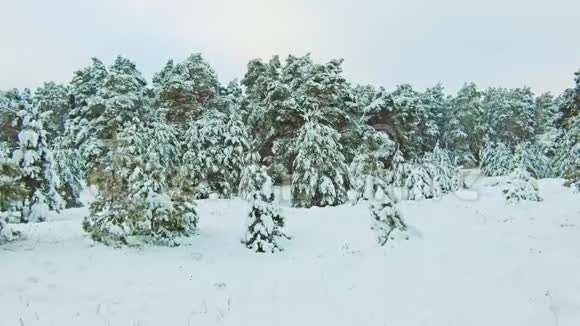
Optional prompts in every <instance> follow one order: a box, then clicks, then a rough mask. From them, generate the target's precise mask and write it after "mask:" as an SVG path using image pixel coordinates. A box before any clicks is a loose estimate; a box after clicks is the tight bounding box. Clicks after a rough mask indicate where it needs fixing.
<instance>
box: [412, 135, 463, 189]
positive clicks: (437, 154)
mask: <svg viewBox="0 0 580 326" xmlns="http://www.w3.org/2000/svg"><path fill="white" fill-rule="evenodd" d="M421 164H422V165H423V166H424V168H425V170H426V171H427V173H428V174H429V176H430V178H431V186H432V187H431V188H432V192H433V197H436V198H437V197H440V196H441V195H442V194H446V193H448V192H451V191H456V190H459V189H460V188H461V183H460V179H461V176H460V170H459V168H458V167H456V166H455V165H454V164H453V162H452V161H451V158H450V157H449V153H448V152H447V151H446V150H445V149H442V148H440V147H439V144H438V143H437V144H435V148H434V149H433V151H432V152H428V153H425V155H424V156H423V158H422V160H421Z"/></svg>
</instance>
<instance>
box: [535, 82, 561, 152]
mask: <svg viewBox="0 0 580 326" xmlns="http://www.w3.org/2000/svg"><path fill="white" fill-rule="evenodd" d="M560 105H561V99H560V97H554V96H552V95H551V94H550V93H544V94H542V95H540V96H538V97H537V98H536V110H535V114H534V132H535V139H534V140H535V141H534V142H535V143H537V144H538V145H539V146H540V147H541V148H542V149H543V150H544V152H546V153H548V156H550V157H553V156H554V154H555V151H556V146H557V140H558V137H559V136H560V134H561V130H560V129H559V128H558V126H557V123H558V120H560V117H561V116H562V114H561V113H560V112H559V106H560Z"/></svg>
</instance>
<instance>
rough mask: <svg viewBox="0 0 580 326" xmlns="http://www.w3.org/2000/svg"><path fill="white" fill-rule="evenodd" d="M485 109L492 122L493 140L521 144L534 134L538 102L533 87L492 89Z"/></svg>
mask: <svg viewBox="0 0 580 326" xmlns="http://www.w3.org/2000/svg"><path fill="white" fill-rule="evenodd" d="M482 106H483V108H484V110H485V114H486V120H487V121H489V129H488V133H489V140H490V141H493V142H501V143H504V144H519V143H521V142H524V141H526V140H530V139H531V138H532V136H533V135H534V124H535V123H534V116H535V111H536V103H535V99H534V94H533V93H532V91H531V90H530V88H528V87H524V88H514V89H505V88H490V89H488V90H487V91H486V92H485V96H484V98H483V102H482Z"/></svg>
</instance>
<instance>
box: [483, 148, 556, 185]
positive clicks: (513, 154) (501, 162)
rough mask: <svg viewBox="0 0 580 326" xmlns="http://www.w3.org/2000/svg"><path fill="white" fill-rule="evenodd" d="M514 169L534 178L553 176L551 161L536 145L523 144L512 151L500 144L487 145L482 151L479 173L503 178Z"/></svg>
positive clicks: (543, 150)
mask: <svg viewBox="0 0 580 326" xmlns="http://www.w3.org/2000/svg"><path fill="white" fill-rule="evenodd" d="M516 168H523V169H525V170H527V171H528V172H529V173H530V174H531V175H532V177H534V178H548V177H553V176H555V175H554V169H553V161H552V159H551V158H549V157H548V156H547V155H546V153H545V149H544V148H543V147H542V146H540V145H538V144H534V143H531V142H524V143H521V144H518V145H517V146H515V148H514V149H513V150H512V149H511V148H510V147H508V146H507V145H505V144H502V143H498V144H492V143H489V144H487V145H486V147H485V148H484V150H483V151H482V160H481V171H482V173H483V174H484V175H487V176H505V175H508V174H509V173H511V172H512V171H513V170H514V169H516Z"/></svg>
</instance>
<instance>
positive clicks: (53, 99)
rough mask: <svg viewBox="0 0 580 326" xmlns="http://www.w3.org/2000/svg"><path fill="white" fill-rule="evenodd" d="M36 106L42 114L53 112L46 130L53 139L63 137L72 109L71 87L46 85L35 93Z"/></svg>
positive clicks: (49, 83)
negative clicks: (66, 121)
mask: <svg viewBox="0 0 580 326" xmlns="http://www.w3.org/2000/svg"><path fill="white" fill-rule="evenodd" d="M34 104H35V105H36V106H37V107H38V110H39V111H40V112H47V111H50V112H51V113H50V116H49V117H48V120H47V123H46V130H47V131H48V132H49V133H50V135H51V138H56V137H59V136H61V135H62V134H63V133H64V124H65V120H66V118H67V116H68V114H69V112H70V110H71V108H72V97H71V93H70V89H69V87H68V86H66V85H62V84H57V83H55V82H47V83H44V84H43V85H42V86H41V87H39V88H37V89H36V91H35V92H34Z"/></svg>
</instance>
